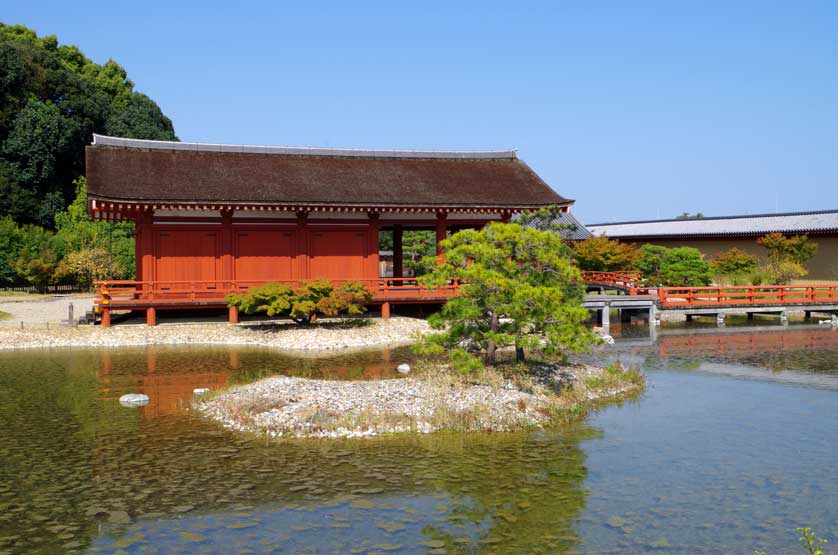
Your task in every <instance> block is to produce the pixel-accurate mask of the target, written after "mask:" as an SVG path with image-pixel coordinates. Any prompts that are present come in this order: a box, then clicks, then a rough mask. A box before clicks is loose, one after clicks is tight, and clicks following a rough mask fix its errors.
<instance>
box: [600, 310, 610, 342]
mask: <svg viewBox="0 0 838 555" xmlns="http://www.w3.org/2000/svg"><path fill="white" fill-rule="evenodd" d="M601 313H602V331H603V333H605V335H611V306H610V305H605V306H604V307H602V312H601Z"/></svg>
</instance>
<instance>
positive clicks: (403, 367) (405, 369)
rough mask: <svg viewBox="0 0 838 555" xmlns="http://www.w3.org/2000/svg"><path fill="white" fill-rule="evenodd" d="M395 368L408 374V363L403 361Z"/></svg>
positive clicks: (401, 372)
mask: <svg viewBox="0 0 838 555" xmlns="http://www.w3.org/2000/svg"><path fill="white" fill-rule="evenodd" d="M396 370H398V371H399V373H400V374H408V373H409V372H410V365H409V364H404V363H402V364H399V365H398V366H397V367H396Z"/></svg>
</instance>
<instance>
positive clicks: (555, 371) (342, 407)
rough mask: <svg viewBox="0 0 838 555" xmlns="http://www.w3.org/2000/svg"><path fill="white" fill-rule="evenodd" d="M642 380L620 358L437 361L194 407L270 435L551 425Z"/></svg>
mask: <svg viewBox="0 0 838 555" xmlns="http://www.w3.org/2000/svg"><path fill="white" fill-rule="evenodd" d="M643 384H644V380H643V376H642V374H640V373H639V372H637V371H633V370H626V369H624V368H622V367H621V366H619V365H616V366H609V367H606V368H601V367H596V366H590V365H585V364H575V365H553V364H544V365H540V366H536V367H534V368H533V369H532V370H531V371H530V372H528V373H527V374H526V376H525V377H520V376H519V377H518V378H517V379H515V378H513V379H507V378H504V377H503V376H502V375H501V374H499V373H496V372H494V371H488V373H484V374H483V375H481V376H475V377H470V378H465V377H462V376H459V375H457V374H456V373H454V372H453V371H451V370H448V369H445V368H441V367H436V368H433V369H431V370H430V371H427V372H423V371H420V372H419V375H418V376H417V377H409V378H402V379H389V380H378V381H355V382H346V381H331V380H313V379H306V378H295V377H287V376H274V377H270V378H266V379H263V380H260V381H258V382H255V383H252V384H248V385H243V386H238V387H234V388H232V389H229V390H226V391H223V392H220V393H215V394H211V395H210V396H207V397H204V398H199V399H198V400H196V401H195V402H194V403H193V408H194V409H195V410H196V411H197V412H199V413H200V414H202V415H204V416H206V417H208V418H210V419H211V420H214V421H216V422H219V423H220V424H222V425H223V426H224V427H226V428H229V429H233V430H238V431H242V432H254V433H257V434H264V435H267V436H269V437H273V438H289V437H291V438H300V437H316V438H333V437H363V436H374V435H379V434H386V433H400V432H418V433H430V432H435V431H439V430H456V431H484V432H485V431H509V430H517V429H524V428H539V427H547V426H549V425H551V424H554V423H556V422H558V421H561V420H566V419H567V418H568V417H572V416H575V415H576V416H578V415H580V414H583V413H584V410H585V409H586V408H588V407H590V406H591V405H593V404H595V403H596V402H598V401H600V400H604V399H608V398H618V397H622V396H626V395H630V394H632V393H635V392H639V391H641V390H642V388H643Z"/></svg>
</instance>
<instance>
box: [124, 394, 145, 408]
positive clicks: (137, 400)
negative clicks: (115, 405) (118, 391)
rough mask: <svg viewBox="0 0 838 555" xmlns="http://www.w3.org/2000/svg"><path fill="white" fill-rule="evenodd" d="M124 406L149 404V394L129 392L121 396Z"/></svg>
mask: <svg viewBox="0 0 838 555" xmlns="http://www.w3.org/2000/svg"><path fill="white" fill-rule="evenodd" d="M119 404H120V405H122V406H123V407H142V406H144V405H147V404H148V395H145V394H143V393H127V394H125V395H123V396H122V397H120V398H119Z"/></svg>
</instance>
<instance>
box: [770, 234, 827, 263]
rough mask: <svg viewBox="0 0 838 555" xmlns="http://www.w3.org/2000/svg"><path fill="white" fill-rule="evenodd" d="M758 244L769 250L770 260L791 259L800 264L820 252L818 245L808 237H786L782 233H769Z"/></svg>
mask: <svg viewBox="0 0 838 555" xmlns="http://www.w3.org/2000/svg"><path fill="white" fill-rule="evenodd" d="M757 243H759V244H760V245H762V246H763V247H765V248H766V249H768V258H769V259H772V258H773V259H776V260H782V259H790V260H794V261H795V262H797V263H798V264H805V263H806V262H807V261H808V260H809V259H810V258H812V257H813V256H815V253H816V252H817V250H818V244H817V243H812V242H810V241H809V237H808V236H807V235H793V236H791V237H786V236H785V235H783V234H782V233H769V234H768V235H766V236H764V237H761V238H759V239H758V240H757Z"/></svg>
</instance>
